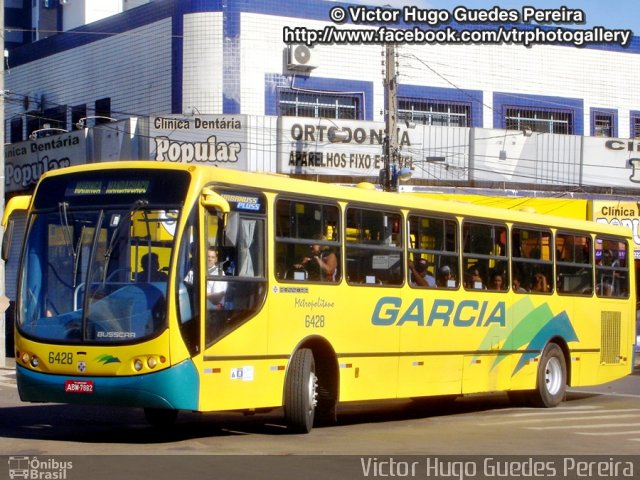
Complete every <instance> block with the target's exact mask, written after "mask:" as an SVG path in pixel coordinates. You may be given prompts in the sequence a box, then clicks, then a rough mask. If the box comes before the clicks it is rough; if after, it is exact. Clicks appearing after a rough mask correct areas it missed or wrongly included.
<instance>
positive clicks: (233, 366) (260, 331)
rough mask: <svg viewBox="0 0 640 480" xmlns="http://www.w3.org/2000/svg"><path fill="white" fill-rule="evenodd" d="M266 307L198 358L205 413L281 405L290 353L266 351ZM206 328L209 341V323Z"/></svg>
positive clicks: (202, 402) (201, 396)
mask: <svg viewBox="0 0 640 480" xmlns="http://www.w3.org/2000/svg"><path fill="white" fill-rule="evenodd" d="M267 308H268V307H265V308H264V309H263V310H262V311H260V312H258V314H257V315H256V316H255V317H253V318H251V319H250V320H248V321H247V322H246V323H244V324H243V325H241V326H239V327H238V328H237V329H236V330H234V331H232V332H230V333H229V334H227V335H226V336H224V337H223V338H222V339H220V340H218V341H217V342H216V343H214V344H213V345H211V346H210V347H208V348H205V350H204V355H202V356H198V357H197V359H196V363H197V367H198V371H199V374H200V378H201V385H202V388H201V390H200V409H201V410H202V411H220V410H229V409H247V408H264V407H273V406H279V405H281V404H282V389H283V385H284V370H285V368H286V365H287V361H288V360H287V359H288V355H289V354H290V352H287V353H285V352H281V353H280V354H279V355H278V354H274V355H271V354H270V352H269V351H268V350H267V329H268V318H269V316H268V315H267V312H268V310H267ZM274 323H275V322H274ZM204 328H205V333H204V337H203V338H206V336H207V335H206V328H207V323H206V322H205V325H204Z"/></svg>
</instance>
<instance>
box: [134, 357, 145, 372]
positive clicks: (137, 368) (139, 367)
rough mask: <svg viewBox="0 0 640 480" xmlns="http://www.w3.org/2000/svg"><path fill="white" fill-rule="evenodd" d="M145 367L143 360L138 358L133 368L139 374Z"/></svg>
mask: <svg viewBox="0 0 640 480" xmlns="http://www.w3.org/2000/svg"><path fill="white" fill-rule="evenodd" d="M142 367H143V363H142V360H140V359H139V358H137V359H136V360H135V362H133V368H135V369H136V371H137V372H139V371H140V370H142Z"/></svg>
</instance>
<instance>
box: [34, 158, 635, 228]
mask: <svg viewBox="0 0 640 480" xmlns="http://www.w3.org/2000/svg"><path fill="white" fill-rule="evenodd" d="M127 168H132V169H153V170H167V171H177V170H180V171H187V172H189V173H190V174H191V176H192V179H193V181H194V182H195V187H196V189H197V190H199V189H201V188H203V187H204V186H205V185H207V184H209V183H211V182H214V181H215V182H217V183H222V184H227V185H230V186H243V187H256V186H259V187H260V188H261V189H262V190H264V191H270V192H274V193H277V192H283V191H284V192H287V193H292V194H305V195H312V196H316V197H320V198H327V199H335V200H344V201H357V202H362V203H371V204H375V205H386V206H389V207H396V208H404V209H409V208H412V209H421V210H426V211H432V212H438V213H443V214H444V213H447V214H452V215H460V214H462V213H464V215H465V216H466V217H475V218H482V219H486V220H501V221H506V222H509V223H514V224H518V223H527V224H537V225H539V226H547V227H551V228H556V229H561V230H587V231H593V232H598V233H601V234H605V235H606V234H608V235H617V236H624V237H627V238H628V237H631V231H630V230H629V229H628V228H626V227H623V226H615V225H606V224H600V223H596V222H592V221H588V220H586V219H585V220H577V219H572V218H566V217H560V216H555V215H550V214H541V213H534V212H530V211H526V210H513V209H507V208H499V207H494V206H486V205H478V204H475V203H466V202H462V201H459V200H457V199H456V200H446V199H437V198H430V197H426V196H424V195H417V194H411V193H406V194H403V193H395V192H382V191H380V190H376V189H372V188H366V184H365V185H360V187H364V188H358V186H354V187H352V186H341V185H334V184H329V183H321V182H315V181H311V180H303V179H294V178H290V177H289V176H287V175H282V174H273V173H256V172H246V171H239V170H232V169H228V168H219V167H212V166H210V165H193V164H183V163H165V162H155V161H122V160H120V161H114V162H102V163H92V164H84V165H78V166H73V167H67V168H63V169H58V170H51V171H49V172H46V173H45V174H43V175H42V177H41V180H43V179H45V178H49V177H52V176H58V175H64V174H68V173H74V172H94V173H95V172H97V171H100V170H114V169H117V170H120V169H127ZM310 185H314V187H313V189H310ZM369 185H370V184H369ZM36 192H37V190H36ZM461 206H463V208H461Z"/></svg>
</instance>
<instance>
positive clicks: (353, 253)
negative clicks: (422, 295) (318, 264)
mask: <svg viewBox="0 0 640 480" xmlns="http://www.w3.org/2000/svg"><path fill="white" fill-rule="evenodd" d="M346 219H347V220H346V231H345V234H346V269H347V272H346V274H347V280H348V282H349V283H356V284H365V285H401V284H402V282H403V279H404V273H403V265H402V249H403V248H402V247H403V244H402V217H401V215H400V214H399V213H394V212H383V211H380V210H369V209H364V208H353V207H350V208H348V209H347V212H346Z"/></svg>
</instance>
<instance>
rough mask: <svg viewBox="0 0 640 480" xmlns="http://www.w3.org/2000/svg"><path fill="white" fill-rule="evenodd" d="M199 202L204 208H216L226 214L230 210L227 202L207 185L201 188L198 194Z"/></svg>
mask: <svg viewBox="0 0 640 480" xmlns="http://www.w3.org/2000/svg"><path fill="white" fill-rule="evenodd" d="M200 203H201V204H202V206H203V207H205V208H211V209H216V210H218V211H220V212H221V213H223V214H227V213H229V212H230V211H231V207H230V206H229V202H227V201H226V200H225V199H224V198H222V197H221V196H220V195H218V194H217V193H216V192H214V191H213V189H211V188H209V187H206V188H203V189H202V193H201V194H200Z"/></svg>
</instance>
